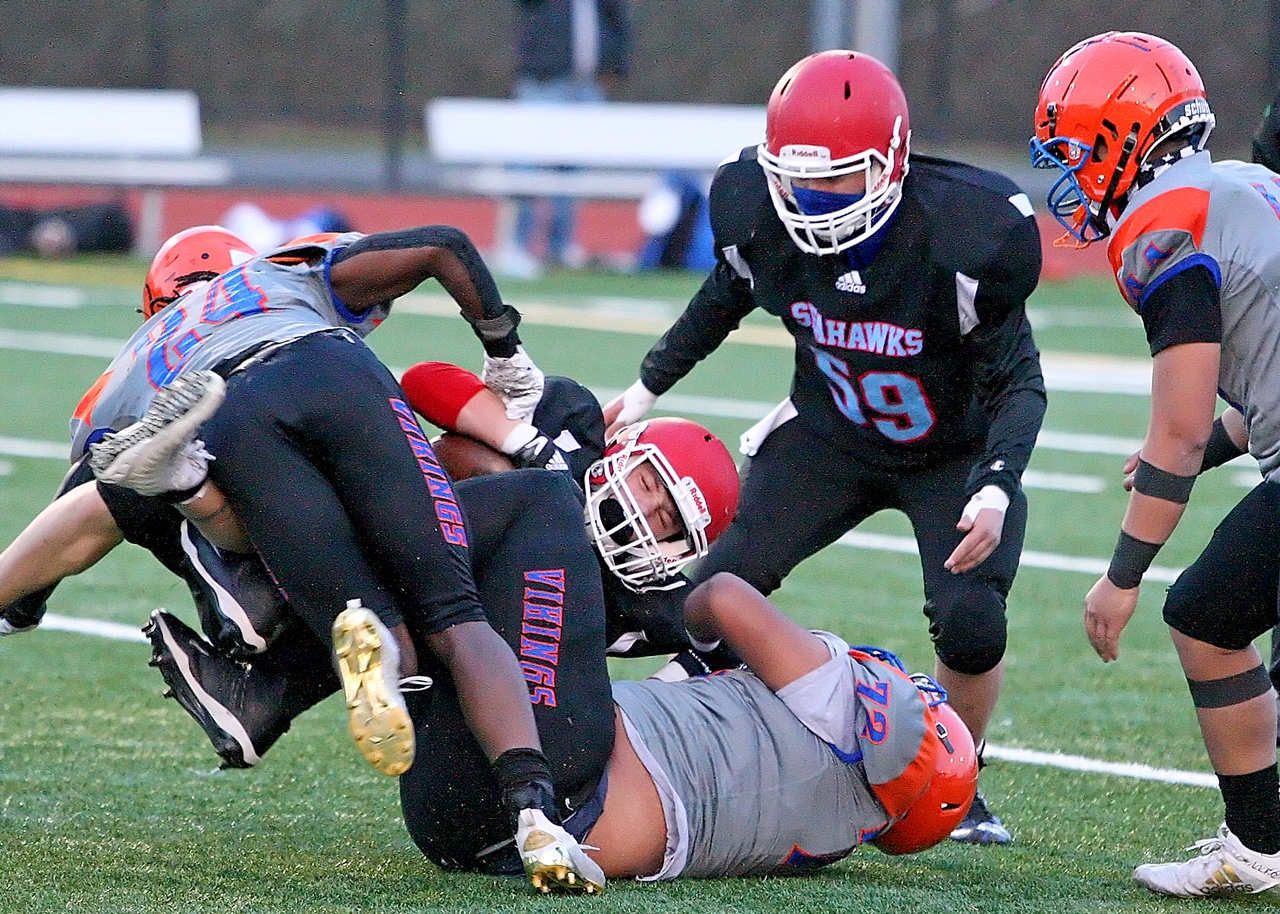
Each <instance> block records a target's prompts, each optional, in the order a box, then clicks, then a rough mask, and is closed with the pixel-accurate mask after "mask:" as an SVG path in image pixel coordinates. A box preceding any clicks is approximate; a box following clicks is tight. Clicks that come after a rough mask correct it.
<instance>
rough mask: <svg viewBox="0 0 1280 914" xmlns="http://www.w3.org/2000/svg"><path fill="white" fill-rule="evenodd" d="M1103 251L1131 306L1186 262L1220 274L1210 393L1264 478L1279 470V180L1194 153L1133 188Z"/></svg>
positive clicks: (1252, 168)
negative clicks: (1229, 412)
mask: <svg viewBox="0 0 1280 914" xmlns="http://www.w3.org/2000/svg"><path fill="white" fill-rule="evenodd" d="M1108 255H1109V256H1110V258H1111V265H1112V268H1113V269H1114V270H1115V273H1116V281H1117V283H1118V284H1119V286H1120V291H1121V293H1122V294H1123V295H1124V296H1125V298H1126V300H1127V301H1128V302H1129V303H1130V305H1131V306H1135V307H1136V306H1137V304H1138V303H1139V302H1140V301H1141V300H1142V296H1143V294H1144V292H1145V290H1147V289H1148V288H1150V287H1151V284H1152V283H1153V282H1158V281H1159V280H1160V279H1161V278H1162V277H1165V276H1167V275H1169V274H1170V273H1171V271H1176V270H1180V269H1185V268H1187V267H1188V266H1192V265H1197V264H1198V265H1204V266H1206V267H1208V268H1209V269H1210V270H1212V271H1214V272H1215V273H1216V274H1217V275H1218V276H1219V277H1220V284H1219V286H1220V290H1221V301H1222V303H1221V310H1222V358H1221V362H1220V366H1219V369H1218V389H1219V391H1220V392H1221V394H1222V396H1223V398H1224V399H1226V400H1227V401H1228V402H1230V403H1232V404H1233V405H1235V406H1237V407H1239V408H1240V410H1241V412H1242V413H1243V414H1244V418H1245V423H1246V426H1247V428H1248V430H1249V450H1250V452H1251V453H1252V454H1253V456H1254V457H1256V458H1257V459H1258V463H1259V466H1260V468H1261V470H1262V472H1263V474H1264V475H1266V476H1267V477H1269V478H1270V477H1273V476H1274V475H1275V473H1276V470H1277V469H1278V468H1280V178H1277V176H1276V175H1275V174H1274V173H1273V172H1271V171H1269V170H1267V169H1266V168H1264V167H1263V166H1261V165H1251V164H1248V163H1245V162H1236V161H1224V162H1213V161H1212V160H1211V158H1210V156H1209V153H1207V152H1200V153H1196V154H1195V155H1192V156H1189V157H1187V158H1186V159H1183V160H1181V161H1179V162H1177V163H1175V164H1173V165H1171V166H1169V167H1168V168H1167V169H1165V170H1164V171H1163V172H1162V173H1160V174H1159V175H1158V176H1157V177H1156V178H1155V180H1153V181H1152V182H1151V183H1150V184H1148V185H1146V186H1145V187H1143V188H1142V189H1141V190H1139V191H1137V192H1136V193H1135V194H1134V195H1133V198H1132V199H1131V200H1130V202H1129V204H1128V206H1126V208H1125V211H1124V214H1123V216H1122V217H1121V219H1120V221H1119V222H1118V223H1117V224H1116V227H1115V230H1114V232H1113V233H1112V236H1111V241H1110V242H1109V244H1108Z"/></svg>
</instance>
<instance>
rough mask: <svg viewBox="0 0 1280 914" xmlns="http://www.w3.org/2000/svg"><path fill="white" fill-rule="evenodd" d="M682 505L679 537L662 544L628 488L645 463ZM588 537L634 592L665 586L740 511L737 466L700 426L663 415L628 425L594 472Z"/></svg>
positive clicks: (590, 471)
mask: <svg viewBox="0 0 1280 914" xmlns="http://www.w3.org/2000/svg"><path fill="white" fill-rule="evenodd" d="M645 463H648V464H650V465H652V467H653V468H654V469H655V470H656V471H657V474H658V478H659V479H661V481H662V483H663V485H665V486H666V488H667V491H669V492H670V493H671V497H672V499H673V500H674V501H675V505H676V510H677V511H678V512H679V515H680V525H681V528H682V529H681V530H680V532H679V533H678V534H677V535H676V536H674V537H672V538H669V539H667V540H664V541H659V540H658V538H657V536H656V535H654V532H653V529H652V528H651V527H650V525H649V519H648V518H647V517H646V516H645V514H644V510H643V509H642V508H641V506H640V504H639V502H638V501H637V498H636V494H635V493H634V492H632V490H631V488H630V487H629V486H628V485H627V484H626V482H627V476H628V474H630V473H631V472H632V471H633V470H635V469H636V468H637V467H638V466H640V465H641V464H645ZM586 484H587V486H586V488H587V505H586V521H587V532H588V534H589V535H590V536H591V539H592V540H593V541H594V543H595V545H596V548H597V549H598V550H599V552H600V555H601V557H602V558H603V559H604V562H605V564H606V565H608V566H609V569H610V570H611V571H612V572H613V573H614V574H616V575H617V576H618V577H619V578H620V579H621V580H622V582H623V583H624V584H626V585H627V586H628V587H630V588H632V589H633V590H639V589H642V588H645V587H648V586H652V585H658V586H661V585H662V584H663V583H665V582H666V579H667V578H669V577H671V576H672V575H674V574H675V573H676V572H678V571H679V570H680V569H681V568H683V567H684V566H685V565H687V564H688V563H689V562H691V561H693V560H694V559H696V558H701V557H702V556H704V555H706V554H707V547H708V545H709V544H710V543H711V542H712V541H713V540H715V538H716V537H717V536H719V535H720V534H721V533H722V532H723V531H724V529H725V527H727V526H729V521H731V520H733V515H734V512H736V511H737V509H738V468H737V466H736V465H735V464H734V462H733V457H732V456H731V455H730V454H729V449H728V448H726V447H725V446H724V442H722V441H721V440H720V439H719V438H717V437H716V436H715V435H713V434H712V433H711V432H709V431H708V430H707V429H705V428H703V427H702V426H701V425H699V424H698V423H696V422H691V421H690V420H688V419H677V418H674V417H664V418H660V419H650V420H648V421H646V422H637V423H635V424H634V425H628V426H626V427H625V428H623V429H621V430H619V431H618V433H617V434H616V435H614V437H613V440H612V441H611V442H610V443H609V447H608V448H607V449H606V450H605V452H604V456H603V457H602V458H601V459H599V460H597V461H596V462H595V463H593V464H592V465H591V466H590V467H589V468H588V469H587V475H586Z"/></svg>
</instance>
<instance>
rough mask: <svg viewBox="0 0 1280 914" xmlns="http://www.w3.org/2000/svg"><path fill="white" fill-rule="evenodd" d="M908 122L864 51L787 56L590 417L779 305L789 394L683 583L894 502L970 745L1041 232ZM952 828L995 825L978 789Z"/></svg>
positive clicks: (623, 414) (1029, 364) (642, 395)
mask: <svg viewBox="0 0 1280 914" xmlns="http://www.w3.org/2000/svg"><path fill="white" fill-rule="evenodd" d="M910 140H911V125H910V115H909V112H908V110H907V103H906V98H905V97H904V95H903V92H902V89H901V87H900V86H899V84H898V81H897V79H896V78H895V77H894V75H893V74H892V73H891V72H890V71H889V70H888V69H887V68H886V67H885V66H884V65H883V64H881V63H880V62H879V61H877V60H876V59H874V58H872V57H869V56H868V55H866V54H862V53H857V52H853V51H843V50H836V51H824V52H822V53H818V54H814V55H812V56H809V57H806V58H804V59H803V60H801V61H800V62H798V63H797V64H795V65H794V66H793V67H792V68H791V69H790V70H788V71H787V72H786V73H785V74H784V75H783V77H782V78H781V80H779V82H778V84H777V86H776V88H775V89H774V90H773V94H772V95H771V96H770V98H769V103H768V108H767V113H766V137H765V141H764V142H763V143H761V144H760V145H759V146H758V147H751V148H748V149H745V150H743V152H742V154H741V155H740V156H739V157H738V159H737V160H736V161H734V162H731V163H728V164H726V165H724V166H722V167H721V168H720V169H719V171H718V172H717V174H716V177H715V179H714V181H713V183H712V186H711V222H712V229H713V232H714V234H715V247H716V258H717V263H716V266H715V267H714V268H713V269H712V271H711V274H710V275H709V276H708V277H707V279H706V281H705V282H704V283H703V285H702V287H701V289H699V291H698V292H697V294H696V295H695V296H694V297H693V299H692V301H691V302H690V303H689V306H688V307H687V309H686V310H685V312H684V313H683V314H682V315H681V316H680V317H679V319H677V321H676V322H675V324H674V325H673V326H672V327H671V328H670V329H669V330H668V331H667V332H666V334H665V335H663V337H662V338H661V340H659V341H658V343H657V344H656V345H655V346H654V347H653V348H652V349H650V350H649V353H648V355H647V356H646V357H645V359H644V361H643V363H642V365H641V367H640V379H639V380H638V381H637V382H636V383H635V384H633V385H632V386H631V387H630V388H629V389H628V390H627V391H626V392H625V393H624V394H623V395H622V396H621V397H619V398H618V399H616V400H615V401H613V402H612V403H610V404H609V405H608V406H607V407H606V410H605V418H606V420H608V421H609V422H610V423H611V426H612V425H617V424H626V423H630V422H635V421H636V420H638V419H639V418H641V417H642V416H643V415H645V414H646V413H647V412H648V411H649V409H650V408H652V406H653V405H654V403H655V401H656V400H657V398H658V397H659V395H661V394H664V393H666V392H667V391H668V390H669V389H670V388H671V387H672V386H673V385H674V384H675V383H676V382H677V381H679V380H680V379H681V378H683V377H684V376H685V375H686V374H688V373H689V372H690V371H691V370H692V369H693V367H694V366H695V365H696V364H697V363H698V362H699V361H701V360H702V359H703V358H705V357H706V356H707V355H708V354H710V353H711V352H712V351H714V350H715V349H716V348H717V347H718V346H719V345H720V344H721V343H722V342H724V340H725V338H726V337H727V336H728V335H729V333H730V332H731V331H732V330H733V329H734V328H736V327H737V326H738V325H739V323H740V322H741V321H742V319H743V318H744V317H745V316H746V315H747V314H748V313H749V312H751V311H752V310H754V309H755V308H763V309H764V310H765V311H767V312H769V313H770V314H773V315H776V316H777V317H778V318H780V319H781V321H782V323H783V326H784V327H786V329H787V330H788V332H790V333H791V335H792V336H793V337H794V338H795V373H794V375H793V378H792V383H791V396H790V397H789V398H788V399H786V400H785V401H783V402H782V403H781V404H780V405H779V406H778V407H777V408H776V409H775V410H773V411H772V412H771V413H770V414H769V415H768V416H767V417H766V418H765V419H764V420H763V421H762V422H761V423H759V424H758V425H757V426H755V427H754V428H753V429H751V430H750V431H748V432H747V434H746V435H744V436H743V441H744V444H743V453H744V454H746V455H747V456H748V457H750V458H751V459H750V463H749V469H748V471H747V473H746V475H745V478H744V481H743V490H742V502H741V505H740V507H739V510H738V514H737V517H736V518H735V520H734V522H733V523H732V524H731V525H730V527H729V529H728V530H727V531H726V532H725V534H724V536H722V537H721V538H720V539H719V540H718V541H717V542H716V544H715V546H714V547H713V548H712V549H711V552H710V555H708V557H707V559H706V560H705V561H704V562H702V563H700V564H699V566H698V567H697V569H696V570H695V571H694V573H693V576H694V579H695V580H699V581H700V580H705V579H706V578H708V577H710V576H711V575H713V574H715V573H716V572H718V571H729V572H733V573H734V574H737V575H739V576H741V577H742V578H744V579H745V580H746V581H748V582H749V583H751V584H752V585H754V586H755V587H756V588H757V589H758V590H760V591H761V592H762V593H765V594H769V593H771V592H773V591H774V590H775V589H777V588H778V587H779V586H780V585H781V583H782V580H783V578H784V577H786V575H787V574H788V573H789V572H790V571H791V570H792V569H793V568H795V566H796V565H798V564H799V563H800V562H801V561H803V560H804V559H806V558H808V557H809V556H811V555H813V554H814V553H816V552H818V551H819V550H820V549H822V548H823V547H825V546H827V545H829V544H831V543H833V542H835V541H836V540H837V539H838V538H839V537H840V536H842V535H843V534H844V533H845V532H846V531H847V530H849V529H850V528H852V527H855V526H856V525H857V524H859V523H860V522H861V521H863V520H864V519H865V518H867V517H868V516H870V515H871V514H873V513H875V512H877V511H880V510H882V509H886V508H893V509H897V510H900V511H902V512H904V513H905V514H906V515H907V516H908V517H909V518H910V521H911V525H912V528H913V530H914V532H915V537H916V542H917V545H918V547H919V552H920V562H921V567H922V571H923V575H924V593H925V604H924V614H925V616H926V618H927V619H928V622H929V634H930V637H931V638H932V640H933V646H934V651H935V653H936V655H937V663H936V668H935V675H936V676H937V679H938V681H939V682H941V683H942V684H943V686H944V687H945V688H946V689H947V691H948V693H949V694H950V696H951V700H952V702H953V704H954V706H955V709H956V711H957V712H958V713H959V715H960V717H961V718H962V719H963V720H964V721H965V723H966V724H967V725H968V727H969V730H970V731H971V732H972V733H973V735H974V738H975V739H976V740H978V743H979V745H980V746H981V744H982V739H983V737H984V735H985V733H986V728H987V724H988V721H989V720H990V717H991V713H992V711H993V709H994V707H995V704H996V700H997V698H998V697H999V693H1000V687H1001V682H1002V678H1003V673H1004V664H1003V657H1004V652H1005V642H1006V629H1007V626H1006V619H1005V598H1006V596H1007V595H1008V592H1009V588H1010V586H1011V585H1012V583H1013V579H1014V574H1015V573H1016V571H1017V568H1018V562H1019V558H1020V556H1021V551H1022V543H1023V535H1024V532H1025V528H1026V516H1027V515H1026V507H1027V506H1026V498H1025V496H1024V494H1023V491H1022V487H1021V476H1022V472H1023V470H1024V469H1025V468H1026V466H1027V461H1028V459H1029V457H1030V454H1031V449H1032V446H1033V445H1034V443H1035V440H1036V435H1037V433H1038V431H1039V429H1040V424H1041V421H1042V419H1043V416H1044V410H1045V391H1044V382H1043V379H1042V376H1041V372H1040V364H1039V354H1038V352H1037V351H1036V348H1035V345H1034V342H1033V340H1032V335H1031V328H1030V326H1029V325H1028V323H1027V318H1026V310H1025V302H1026V299H1027V296H1028V295H1030V294H1031V292H1032V290H1033V289H1034V288H1035V286H1036V283H1037V281H1038V278H1039V272H1040V256H1041V255H1040V239H1039V235H1038V232H1037V229H1036V222H1035V219H1034V218H1033V215H1032V209H1031V205H1030V203H1029V202H1028V200H1027V197H1026V195H1025V194H1023V193H1022V192H1021V191H1020V190H1019V189H1018V188H1017V187H1016V186H1015V185H1014V184H1013V183H1012V182H1010V181H1009V180H1008V179H1006V178H1004V177H1002V176H1000V175H998V174H994V173H992V172H989V171H984V170H982V169H979V168H975V167H972V166H969V165H965V164H961V163H958V162H951V161H945V160H941V159H932V158H926V157H923V156H911V155H910V154H909V149H910ZM952 837H953V838H955V839H956V840H959V841H968V842H974V843H998V844H1003V843H1007V842H1008V841H1010V840H1011V838H1010V834H1009V831H1008V829H1007V828H1006V827H1005V826H1004V824H1003V823H1002V822H1001V821H1000V819H999V817H998V816H996V815H995V814H994V813H992V812H991V811H990V809H989V807H988V806H987V804H986V802H985V800H984V799H983V797H982V795H981V794H979V795H978V797H977V798H976V799H975V801H974V804H973V808H972V809H971V810H970V814H969V816H967V817H966V819H965V821H964V822H963V823H962V824H961V825H960V826H959V827H958V828H957V830H956V833H955V834H954V835H953V836H952Z"/></svg>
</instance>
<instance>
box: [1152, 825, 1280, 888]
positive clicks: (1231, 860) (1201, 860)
mask: <svg viewBox="0 0 1280 914" xmlns="http://www.w3.org/2000/svg"><path fill="white" fill-rule="evenodd" d="M1187 850H1198V851H1200V854H1199V855H1198V856H1196V857H1192V858H1191V859H1190V860H1187V861H1185V862H1183V863H1144V864H1142V866H1140V867H1138V868H1137V869H1135V870H1134V871H1133V878H1134V879H1135V880H1136V881H1137V882H1138V884H1139V885H1142V886H1145V887H1146V888H1148V889H1150V890H1151V891H1153V892H1158V893H1160V894H1161V895H1173V896H1175V897H1178V898H1199V897H1202V896H1206V895H1252V894H1254V893H1256V892H1264V891H1266V890H1267V889H1269V888H1271V887H1272V886H1275V885H1280V854H1260V853H1258V852H1257V851H1253V850H1249V848H1247V847H1245V846H1244V845H1243V844H1241V843H1240V839H1239V838H1237V837H1236V836H1235V835H1233V834H1232V833H1231V830H1230V829H1228V828H1227V826H1226V825H1221V826H1219V828H1218V833H1217V834H1216V835H1214V836H1213V837H1212V838H1205V839H1203V840H1201V841H1197V842H1196V843H1195V844H1193V845H1192V846H1191V847H1189V848H1187Z"/></svg>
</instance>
